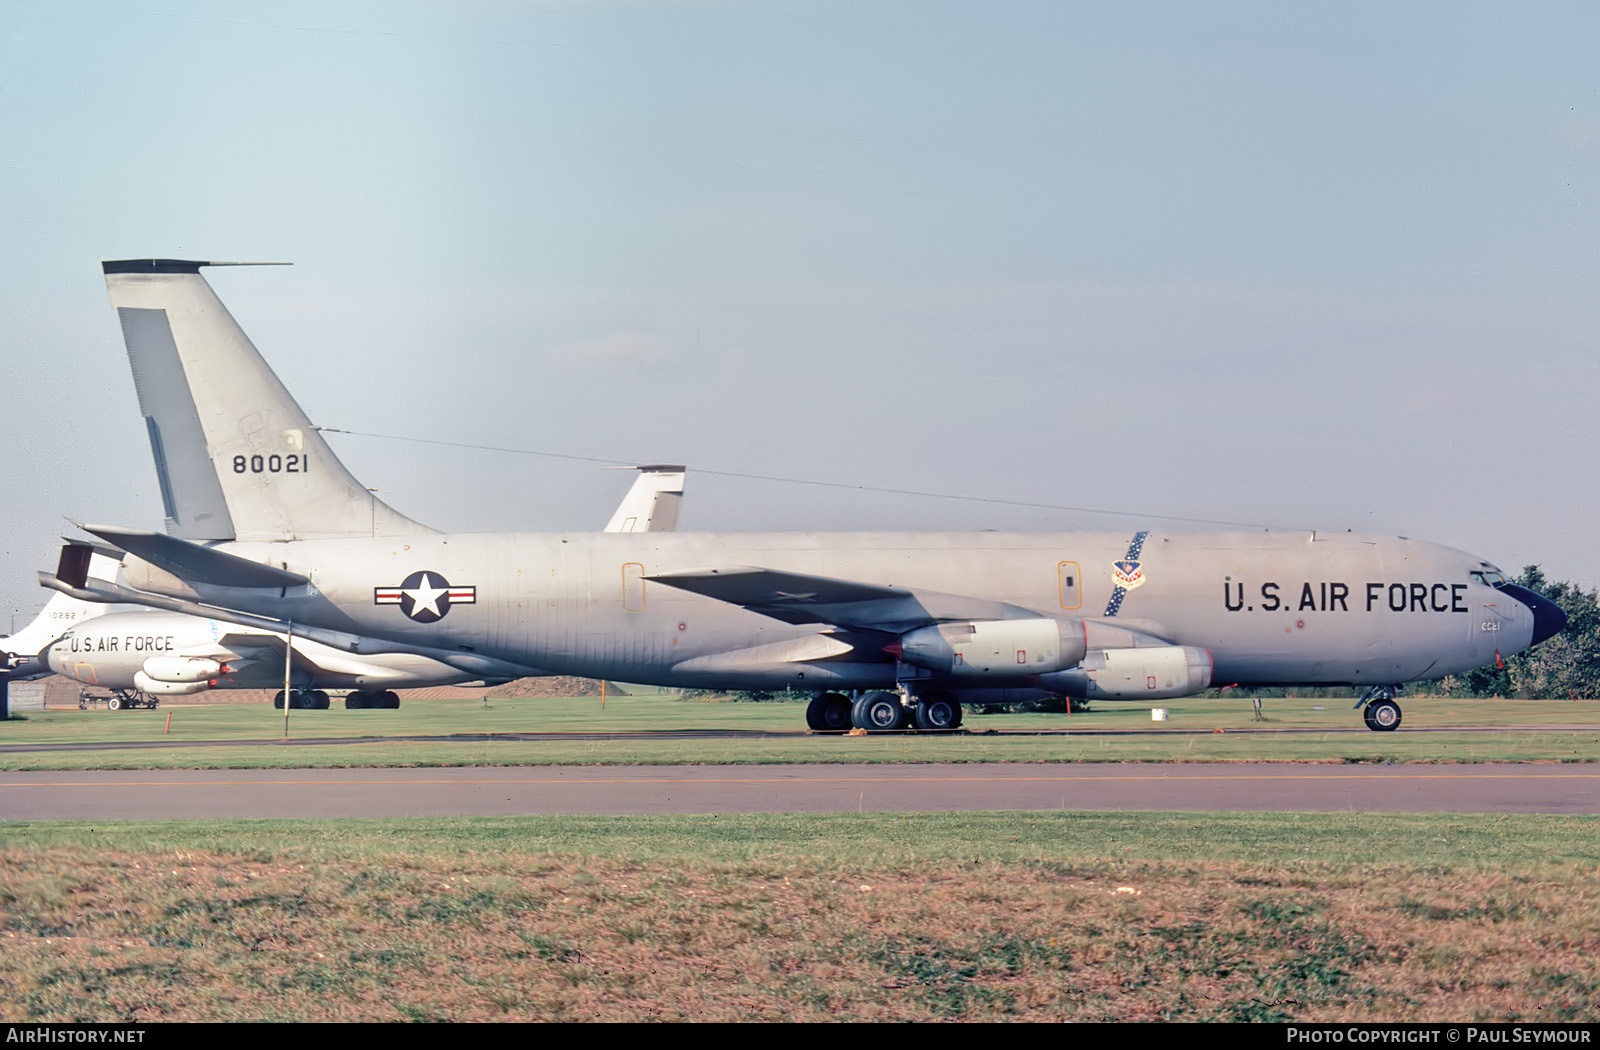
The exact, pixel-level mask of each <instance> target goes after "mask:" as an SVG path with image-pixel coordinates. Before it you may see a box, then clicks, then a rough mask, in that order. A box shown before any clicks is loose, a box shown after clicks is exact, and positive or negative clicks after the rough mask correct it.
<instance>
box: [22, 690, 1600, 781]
mask: <svg viewBox="0 0 1600 1050" xmlns="http://www.w3.org/2000/svg"><path fill="white" fill-rule="evenodd" d="M1168 707H1169V708H1170V710H1171V714H1172V718H1171V720H1170V721H1169V722H1167V723H1166V726H1167V727H1168V729H1166V730H1164V731H1161V732H1155V733H1145V732H1139V733H1133V732H1131V731H1133V730H1147V729H1150V728H1151V727H1152V722H1151V720H1150V712H1149V708H1148V707H1139V706H1131V705H1118V706H1111V705H1106V706H1105V708H1104V710H1096V711H1093V712H1090V713H1087V714H1084V713H1080V714H1075V715H1060V714H1057V715H1039V714H1033V715H993V716H981V715H969V716H968V719H967V726H968V728H969V729H972V730H974V731H975V732H973V733H971V734H966V735H957V736H948V737H938V736H922V735H916V734H910V735H876V734H875V735H872V736H867V737H841V736H812V735H807V734H805V733H804V732H803V731H802V727H803V724H804V708H803V705H800V704H793V703H766V704H730V703H723V704H717V703H695V702H686V701H682V700H678V699H674V698H664V697H625V698H616V699H612V700H611V701H609V702H608V703H607V704H606V706H605V707H604V708H602V707H601V705H600V703H599V702H598V701H597V700H594V699H530V700H498V699H497V700H491V701H489V702H488V704H487V705H485V704H484V703H483V702H481V701H473V700H441V701H430V702H418V703H413V704H408V705H406V706H405V707H403V708H401V709H400V710H399V711H343V710H331V711H296V712H292V713H291V716H290V728H289V737H288V739H289V740H290V741H291V743H289V744H287V745H286V746H282V747H279V746H262V745H249V746H246V745H244V744H243V743H242V742H243V741H246V740H260V739H266V740H281V739H282V738H283V716H282V713H281V712H276V711H273V710H272V709H271V708H266V707H240V706H236V705H228V706H217V707H184V708H173V709H171V711H170V712H168V711H165V710H157V711H127V712H108V711H49V712H45V713H43V714H35V715H33V716H32V717H31V719H30V721H29V722H27V723H25V724H23V723H17V724H14V725H13V724H8V726H7V728H6V730H5V731H4V734H3V736H0V742H3V743H7V744H56V743H60V744H68V745H71V744H81V743H89V742H99V741H109V742H118V743H137V744H149V745H168V744H181V745H186V746H173V747H166V746H157V747H155V748H153V749H141V750H129V751H105V750H101V751H62V752H12V753H5V754H0V769H15V770H21V769H131V768H283V767H289V766H301V767H303V766H394V765H538V764H573V763H615V764H659V763H719V764H720V763H751V762H758V763H782V762H846V763H859V762H962V761H970V762H1071V761H1105V762H1126V761H1150V762H1158V761H1197V762H1199V761H1205V762H1214V761H1324V762H1440V761H1447V762H1448V761H1460V762H1534V761H1538V762H1586V761H1593V760H1594V757H1595V756H1596V755H1600V703H1595V702H1592V701H1584V702H1577V703H1573V702H1566V701H1560V702H1557V701H1517V702H1489V701H1463V700H1427V699H1417V700H1408V701H1407V703H1406V708H1405V711H1406V715H1405V717H1406V721H1405V725H1404V727H1402V729H1401V730H1400V731H1399V732H1396V733H1372V732H1368V731H1366V730H1364V729H1359V728H1355V730H1354V731H1349V730H1352V728H1353V727H1358V726H1359V724H1360V722H1359V719H1358V717H1357V715H1356V714H1355V713H1354V712H1352V711H1351V710H1349V708H1348V705H1346V704H1343V703H1340V702H1337V701H1331V700H1312V699H1295V698H1291V699H1285V700H1269V701H1266V704H1265V707H1266V716H1267V721H1264V722H1257V721H1255V719H1254V712H1253V711H1252V710H1251V708H1250V706H1249V701H1248V699H1243V700H1239V699H1230V700H1227V701H1219V700H1182V701H1171V702H1170V703H1169V704H1168ZM1319 708H1320V709H1319ZM169 713H170V714H171V716H172V719H171V726H170V730H171V731H170V732H168V731H167V730H168V724H167V715H168V714H169ZM1508 723H1515V724H1518V725H1533V726H1548V727H1556V726H1575V727H1577V728H1572V729H1556V728H1546V729H1541V730H1540V731H1537V732H1520V731H1517V732H1513V731H1506V732H1492V731H1490V732H1485V731H1484V730H1485V729H1492V728H1493V727H1495V726H1500V725H1505V724H1508ZM1060 729H1070V730H1072V731H1073V733H1072V734H1071V735H1065V736H1063V735H1058V734H1052V735H1043V736H1034V735H1025V734H1028V733H1030V732H1038V731H1041V730H1043V731H1049V730H1060ZM1193 729H1198V730H1200V732H1198V733H1194V732H1185V730H1193ZM1257 729H1267V730H1283V731H1284V732H1274V733H1267V734H1261V733H1256V732H1253V730H1257ZM1417 729H1426V730H1429V731H1428V732H1416V731H1415V730H1417ZM698 730H706V731H712V732H732V733H736V734H741V735H738V736H732V737H724V738H720V739H706V740H686V739H672V738H670V737H668V736H667V735H666V734H668V733H672V732H685V731H698ZM988 730H1000V731H1005V735H995V734H994V733H990V732H986V731H988ZM1247 730H1251V731H1250V732H1247ZM464 733H473V734H502V735H504V734H514V733H556V734H574V735H575V734H607V733H617V734H630V735H629V736H627V737H625V738H623V739H599V740H584V739H576V738H573V739H553V740H539V741H529V742H522V741H512V740H505V739H499V740H492V741H470V740H454V741H452V740H448V739H446V740H443V741H404V740H397V739H395V738H396V737H400V736H441V737H448V736H449V735H450V734H464ZM760 734H773V735H771V736H762V735H760ZM1012 734H1024V735H1012ZM1104 734H1110V735H1104ZM312 738H334V739H342V740H348V741H355V742H353V743H345V744H338V745H327V746H318V745H309V744H308V745H302V744H298V743H292V742H293V741H301V740H307V739H312ZM192 745H203V746H192Z"/></svg>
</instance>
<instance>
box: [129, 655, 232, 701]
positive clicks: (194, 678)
mask: <svg viewBox="0 0 1600 1050" xmlns="http://www.w3.org/2000/svg"><path fill="white" fill-rule="evenodd" d="M222 670H223V668H222V664H221V663H220V662H218V661H216V660H212V659H210V658H208V657H204V656H152V657H151V658H150V659H148V660H146V661H145V662H144V667H143V668H142V669H141V671H140V673H141V674H143V675H144V676H145V677H146V678H149V679H150V680H151V681H155V682H168V683H172V684H189V683H192V682H205V681H208V680H210V679H212V678H215V677H217V676H218V675H220V674H221V673H222ZM139 688H141V689H143V688H144V687H143V686H140V687H139ZM148 691H149V690H146V692H148Z"/></svg>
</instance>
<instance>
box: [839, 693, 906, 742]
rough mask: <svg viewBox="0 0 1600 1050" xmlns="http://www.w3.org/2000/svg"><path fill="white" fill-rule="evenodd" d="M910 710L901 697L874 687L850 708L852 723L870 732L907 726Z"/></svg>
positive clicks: (886, 730) (880, 731) (881, 731)
mask: <svg viewBox="0 0 1600 1050" xmlns="http://www.w3.org/2000/svg"><path fill="white" fill-rule="evenodd" d="M907 717H908V712H907V711H906V709H905V705H903V704H901V703H900V697H898V696H897V695H895V694H894V693H886V692H884V691H883V690H881V689H874V690H873V691H871V692H868V693H862V694H861V696H860V697H858V698H857V699H856V702H855V706H853V707H852V708H851V709H850V724H851V725H853V726H855V727H856V728H857V729H865V730H866V731H867V732H869V733H886V732H889V731H891V730H895V729H904V728H906V723H907Z"/></svg>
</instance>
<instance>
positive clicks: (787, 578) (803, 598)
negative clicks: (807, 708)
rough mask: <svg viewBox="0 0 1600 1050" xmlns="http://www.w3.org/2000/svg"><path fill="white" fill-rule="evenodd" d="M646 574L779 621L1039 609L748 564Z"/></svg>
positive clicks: (879, 622) (952, 616) (863, 624)
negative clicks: (781, 570) (653, 574)
mask: <svg viewBox="0 0 1600 1050" xmlns="http://www.w3.org/2000/svg"><path fill="white" fill-rule="evenodd" d="M645 578H646V579H648V580H654V581H655V582H657V583H663V584H666V585H667V586H669V587H676V588H678V589H679V590H684V591H690V592H692V593H694V594H701V595H704V596H706V597H707V598H715V599H716V600H718V601H722V602H727V603H728V604H730V605H738V606H740V607H742V608H745V609H749V610H750V611H751V612H757V613H760V614H761V615H763V616H770V617H772V618H773V619H774V620H782V621H783V622H784V623H824V624H832V625H834V626H837V627H846V628H852V629H856V630H864V631H881V632H884V633H888V634H899V633H901V632H904V631H909V630H913V629H915V628H917V627H923V626H926V625H927V624H930V623H941V622H944V621H947V620H1011V619H1018V618H1021V617H1036V616H1038V615H1039V614H1038V613H1036V612H1032V611H1030V610H1028V609H1024V608H1021V607H1020V606H1016V605H1010V604H1007V603H1005V602H996V601H989V600H987V599H983V598H970V597H967V596H966V595H960V594H944V593H941V592H938V591H921V590H918V591H912V590H908V589H905V588H901V587H890V586H885V585H882V584H875V583H861V582H859V581H856V580H836V579H830V578H829V577H826V576H808V575H805V574H803V573H797V572H780V571H778V570H775V569H762V568H756V567H753V566H732V567H729V568H720V569H690V570H686V571H680V572H665V573H660V574H658V575H655V576H647V577H645Z"/></svg>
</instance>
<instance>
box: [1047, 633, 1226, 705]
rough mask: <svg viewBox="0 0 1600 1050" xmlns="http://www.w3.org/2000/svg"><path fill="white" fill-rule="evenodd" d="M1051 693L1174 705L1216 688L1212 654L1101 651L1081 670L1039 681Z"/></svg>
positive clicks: (1187, 649) (1167, 648)
mask: <svg viewBox="0 0 1600 1050" xmlns="http://www.w3.org/2000/svg"><path fill="white" fill-rule="evenodd" d="M1039 684H1040V685H1041V686H1043V687H1045V688H1046V689H1054V690H1056V691H1058V692H1062V693H1066V694H1067V695H1068V696H1077V697H1082V698H1084V699H1088V700H1170V699H1172V698H1173V697H1178V696H1192V695H1193V694H1195V693H1198V692H1199V691H1200V690H1202V689H1204V688H1206V687H1207V686H1208V685H1210V684H1211V650H1209V649H1201V648H1199V647H1198V646H1193V645H1158V646H1151V647H1149V648H1145V649H1096V650H1094V651H1093V652H1091V653H1089V654H1088V655H1087V656H1085V657H1084V658H1083V664H1082V666H1080V667H1076V668H1073V669H1072V670H1070V671H1062V672H1060V673H1058V674H1052V675H1046V676H1044V677H1043V678H1041V679H1040V680H1039Z"/></svg>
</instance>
